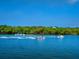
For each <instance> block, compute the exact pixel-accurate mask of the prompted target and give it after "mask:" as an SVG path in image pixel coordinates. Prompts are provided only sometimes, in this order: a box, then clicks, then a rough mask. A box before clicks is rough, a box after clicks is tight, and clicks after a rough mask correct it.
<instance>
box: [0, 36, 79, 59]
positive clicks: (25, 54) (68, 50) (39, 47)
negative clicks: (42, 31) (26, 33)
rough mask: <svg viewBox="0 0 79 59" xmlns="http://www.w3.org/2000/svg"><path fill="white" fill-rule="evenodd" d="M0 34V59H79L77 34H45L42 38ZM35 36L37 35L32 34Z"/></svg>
mask: <svg viewBox="0 0 79 59" xmlns="http://www.w3.org/2000/svg"><path fill="white" fill-rule="evenodd" d="M13 37H14V36H13V35H10V36H8V35H7V36H6V35H2V36H0V59H79V36H76V35H74V36H73V35H65V36H64V38H62V39H61V38H57V36H53V35H51V36H50V35H49V36H45V39H44V40H37V39H31V38H26V37H20V39H19V38H17V37H14V38H13ZM34 37H37V36H34Z"/></svg>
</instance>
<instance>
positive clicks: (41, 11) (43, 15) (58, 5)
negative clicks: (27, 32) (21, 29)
mask: <svg viewBox="0 0 79 59" xmlns="http://www.w3.org/2000/svg"><path fill="white" fill-rule="evenodd" d="M0 25H11V26H58V27H79V0H0Z"/></svg>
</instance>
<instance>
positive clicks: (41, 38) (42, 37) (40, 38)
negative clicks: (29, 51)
mask: <svg viewBox="0 0 79 59" xmlns="http://www.w3.org/2000/svg"><path fill="white" fill-rule="evenodd" d="M44 39H45V37H44V36H38V37H37V40H44Z"/></svg>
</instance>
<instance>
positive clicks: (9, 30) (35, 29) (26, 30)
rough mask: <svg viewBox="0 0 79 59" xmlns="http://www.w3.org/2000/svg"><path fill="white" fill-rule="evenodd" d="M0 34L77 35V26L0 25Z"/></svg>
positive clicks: (78, 30)
mask: <svg viewBox="0 0 79 59" xmlns="http://www.w3.org/2000/svg"><path fill="white" fill-rule="evenodd" d="M0 34H26V35H79V28H63V27H44V26H7V25H0Z"/></svg>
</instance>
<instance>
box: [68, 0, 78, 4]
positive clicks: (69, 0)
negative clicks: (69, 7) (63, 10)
mask: <svg viewBox="0 0 79 59" xmlns="http://www.w3.org/2000/svg"><path fill="white" fill-rule="evenodd" d="M77 2H79V0H68V3H69V4H76V3H77Z"/></svg>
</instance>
